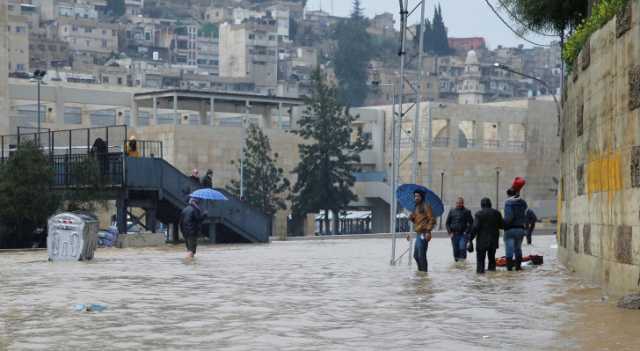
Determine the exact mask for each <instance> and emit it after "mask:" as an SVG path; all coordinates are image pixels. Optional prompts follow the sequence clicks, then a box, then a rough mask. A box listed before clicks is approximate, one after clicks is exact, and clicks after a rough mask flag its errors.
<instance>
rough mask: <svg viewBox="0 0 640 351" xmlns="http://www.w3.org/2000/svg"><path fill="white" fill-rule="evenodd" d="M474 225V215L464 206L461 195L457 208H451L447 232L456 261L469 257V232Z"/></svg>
mask: <svg viewBox="0 0 640 351" xmlns="http://www.w3.org/2000/svg"><path fill="white" fill-rule="evenodd" d="M472 226H473V215H472V214H471V211H469V210H468V209H467V208H466V207H464V198H462V197H459V198H458V200H457V201H456V208H453V209H451V210H450V211H449V215H447V232H449V237H450V238H451V246H452V247H453V259H454V260H455V261H456V262H458V261H464V260H466V259H467V239H468V237H467V235H468V234H467V233H469V230H471V227H472Z"/></svg>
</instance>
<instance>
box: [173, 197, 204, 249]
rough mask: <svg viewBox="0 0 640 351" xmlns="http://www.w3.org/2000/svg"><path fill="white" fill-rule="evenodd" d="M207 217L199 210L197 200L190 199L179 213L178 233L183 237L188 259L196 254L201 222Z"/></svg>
mask: <svg viewBox="0 0 640 351" xmlns="http://www.w3.org/2000/svg"><path fill="white" fill-rule="evenodd" d="M206 217H207V214H206V212H203V211H202V210H201V209H200V206H199V204H198V200H196V199H194V198H191V199H190V200H189V205H187V207H185V208H184V209H183V210H182V213H180V231H182V236H184V241H185V244H186V245H187V251H189V254H188V255H187V257H188V258H193V256H195V254H196V249H197V247H198V234H199V233H200V229H201V228H202V222H203V221H204V219H205V218H206Z"/></svg>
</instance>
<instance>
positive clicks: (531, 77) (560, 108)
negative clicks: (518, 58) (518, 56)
mask: <svg viewBox="0 0 640 351" xmlns="http://www.w3.org/2000/svg"><path fill="white" fill-rule="evenodd" d="M493 66H494V67H496V68H498V69H501V70H503V71H507V72H510V73H513V74H515V75H518V76H521V77H525V78H529V79H533V80H535V81H536V82H538V83H540V84H542V85H543V86H544V87H545V88H547V90H548V91H552V89H551V87H550V86H549V84H547V82H545V81H544V80H542V79H540V78H537V77H534V76H530V75H528V74H525V73H522V72H518V71H516V70H514V69H513V68H511V67H509V66H507V65H505V64H502V63H499V62H496V63H494V64H493ZM551 97H553V102H555V103H556V109H557V113H558V115H557V118H558V135H560V118H561V116H562V107H561V106H560V103H559V102H558V99H557V98H556V94H554V93H552V94H551Z"/></svg>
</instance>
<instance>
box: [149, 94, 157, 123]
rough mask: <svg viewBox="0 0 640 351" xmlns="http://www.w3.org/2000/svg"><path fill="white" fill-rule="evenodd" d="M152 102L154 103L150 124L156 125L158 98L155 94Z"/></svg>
mask: <svg viewBox="0 0 640 351" xmlns="http://www.w3.org/2000/svg"><path fill="white" fill-rule="evenodd" d="M151 103H152V104H153V113H152V114H151V119H150V120H149V125H151V126H155V125H158V99H157V98H156V97H155V96H154V97H153V99H152V101H151Z"/></svg>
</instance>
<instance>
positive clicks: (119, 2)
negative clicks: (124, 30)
mask: <svg viewBox="0 0 640 351" xmlns="http://www.w3.org/2000/svg"><path fill="white" fill-rule="evenodd" d="M125 10H126V9H125V6H124V0H107V12H108V13H109V14H111V15H112V16H114V17H120V16H122V15H124V13H125Z"/></svg>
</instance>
